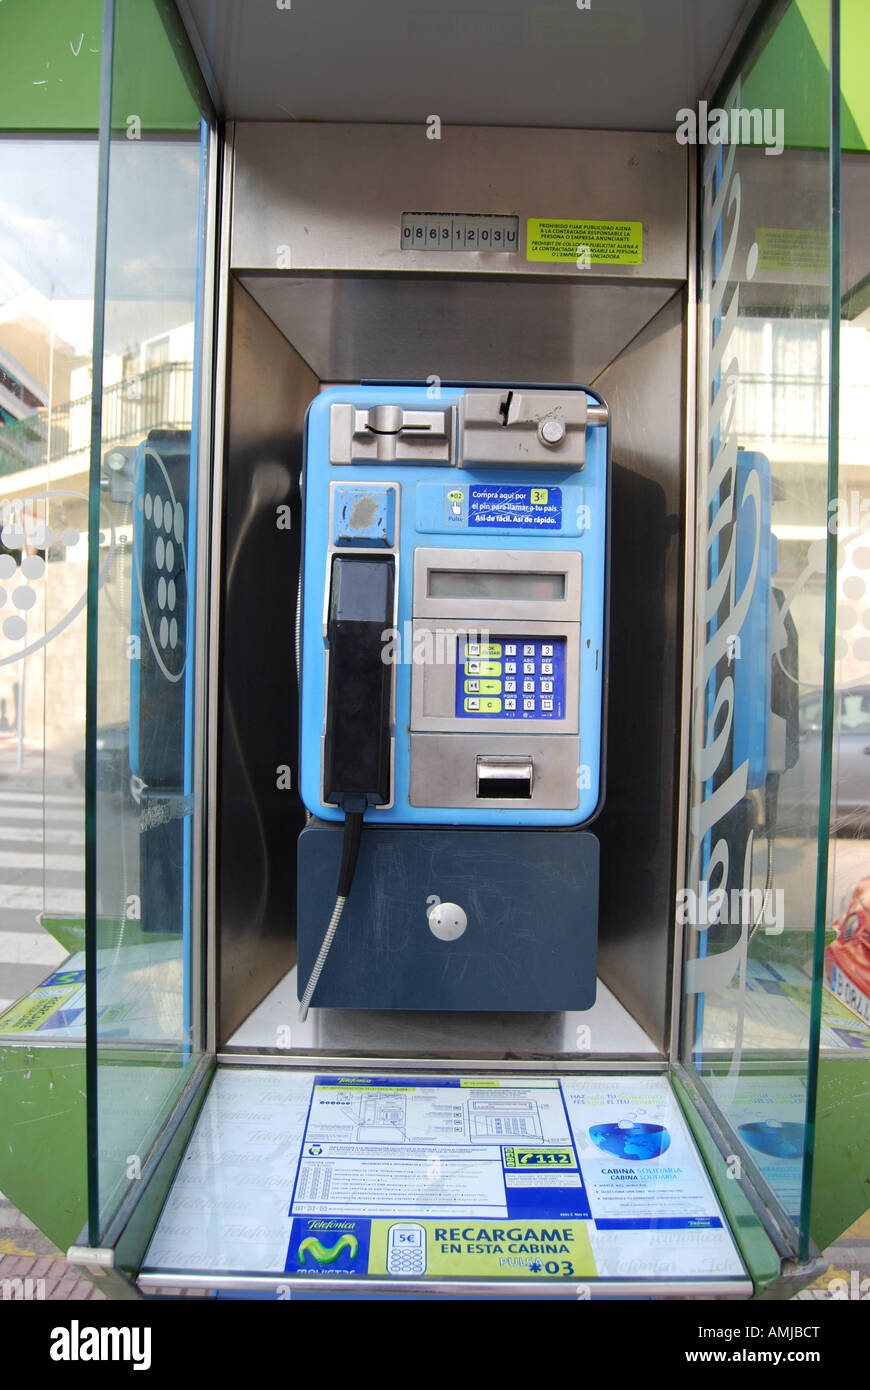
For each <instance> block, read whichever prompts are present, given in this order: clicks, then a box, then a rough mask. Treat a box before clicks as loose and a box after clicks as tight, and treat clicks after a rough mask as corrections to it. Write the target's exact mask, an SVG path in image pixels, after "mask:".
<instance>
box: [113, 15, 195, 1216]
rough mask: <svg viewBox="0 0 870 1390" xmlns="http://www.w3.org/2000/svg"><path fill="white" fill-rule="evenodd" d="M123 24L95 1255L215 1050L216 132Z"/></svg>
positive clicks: (161, 40)
mask: <svg viewBox="0 0 870 1390" xmlns="http://www.w3.org/2000/svg"><path fill="white" fill-rule="evenodd" d="M112 8H113V10H114V33H113V34H112V32H111V28H110V26H111V20H112V10H111V9H110V11H109V15H108V19H107V33H106V35H105V40H104V41H105V42H106V43H107V44H109V43H111V42H112V41H113V48H112V74H111V76H112V81H111V139H110V141H108V145H107V149H106V150H105V151H104V157H107V170H106V169H104V175H103V176H104V177H106V173H107V188H106V194H105V196H106V199H107V209H106V222H105V229H104V235H105V248H104V271H105V304H104V312H103V315H102V323H101V329H102V345H101V347H102V352H101V382H100V383H99V394H100V402H101V433H102V444H101V448H100V450H99V454H98V455H97V454H96V451H95V452H94V455H93V456H92V464H91V470H92V471H91V487H92V507H91V541H92V542H93V540H94V539H98V544H99V557H100V558H99V565H98V566H97V567H93V568H92V571H91V586H90V589H89V604H90V607H91V620H92V624H93V625H94V626H93V630H94V631H95V633H96V638H97V641H96V652H95V654H94V653H92V661H91V665H90V667H89V679H90V680H91V681H92V682H93V686H92V689H91V698H92V701H93V703H92V706H91V708H92V710H93V713H94V725H93V727H92V730H91V731H90V732H91V733H92V736H93V737H94V739H95V747H94V748H93V749H92V750H89V751H90V753H91V757H92V759H93V762H92V772H91V776H92V777H93V779H94V780H93V784H91V785H92V787H93V793H94V809H95V813H96V819H95V853H96V874H95V889H96V895H95V896H96V901H95V902H94V903H92V904H89V907H91V908H92V909H93V916H90V915H89V918H88V933H89V935H88V944H89V951H91V952H92V953H93V954H92V955H91V956H89V964H90V961H91V960H94V961H95V963H96V973H94V974H93V975H92V973H91V972H90V970H89V987H90V990H91V994H90V1004H91V1007H92V1008H93V1010H94V1015H93V1018H94V1028H93V1030H92V1031H93V1034H94V1036H93V1039H91V1038H90V1037H89V1055H88V1060H89V1067H90V1069H91V1074H92V1076H93V1080H94V1083H95V1086H96V1107H95V1111H96V1113H95V1114H93V1113H92V1117H91V1151H92V1155H93V1157H94V1160H95V1161H94V1166H93V1169H92V1173H91V1184H92V1193H91V1198H92V1206H91V1225H92V1228H94V1227H96V1230H94V1229H92V1231H91V1239H92V1241H93V1240H96V1239H99V1237H100V1233H101V1232H103V1231H104V1230H105V1227H106V1223H107V1221H108V1220H109V1219H110V1217H111V1215H112V1214H113V1212H114V1211H115V1210H116V1208H117V1205H118V1203H119V1201H120V1200H121V1199H122V1197H123V1196H124V1194H125V1192H126V1190H127V1188H128V1186H129V1184H130V1182H131V1181H135V1180H136V1179H137V1178H138V1177H139V1175H140V1173H141V1171H142V1168H143V1166H144V1164H145V1162H146V1159H147V1155H148V1152H149V1150H150V1148H151V1146H152V1144H153V1142H154V1139H155V1137H156V1135H157V1134H158V1132H159V1130H160V1127H161V1125H162V1123H163V1121H164V1120H165V1118H166V1116H167V1114H168V1113H169V1110H170V1109H171V1106H172V1104H173V1102H174V1100H175V1099H176V1097H177V1095H178V1093H179V1090H180V1088H181V1086H182V1085H183V1083H184V1080H185V1078H186V1076H187V1074H188V1073H189V1070H190V1068H191V1066H192V1064H193V1062H194V1060H195V1058H196V1056H197V1052H198V1049H199V1047H200V1041H201V1040H200V1038H199V1036H198V1032H197V1029H196V1026H195V1024H196V1019H197V1017H198V1011H197V1008H196V988H197V987H196V981H197V980H198V978H199V972H198V953H197V950H196V947H195V926H196V920H197V917H196V914H197V911H198V904H199V895H198V892H197V882H196V878H195V870H194V864H195V861H196V857H197V856H196V843H195V839H194V834H195V830H194V824H195V822H194V809H195V805H196V790H197V780H196V779H197V770H198V766H199V757H198V751H199V744H198V741H197V740H198V735H199V732H200V731H201V730H202V729H203V727H204V720H203V719H202V718H201V716H200V715H199V713H198V711H197V710H196V709H195V706H194V698H195V689H196V684H195V674H196V672H195V667H196V661H197V640H198V632H197V623H196V604H195V592H196V585H197V583H198V575H197V569H196V556H197V522H198V518H197V490H198V469H199V465H200V461H201V459H202V458H203V457H206V453H205V449H204V448H203V447H202V442H201V441H198V439H197V414H198V404H199V397H200V377H199V373H200V358H201V334H200V324H201V320H202V306H203V289H202V286H203V268H204V266H203V257H204V246H205V224H204V209H205V208H206V207H207V205H208V200H207V198H206V196H205V194H206V191H207V188H208V181H207V175H208V158H207V155H208V134H209V131H208V126H207V124H206V122H205V121H204V120H202V119H201V117H200V111H199V109H198V107H197V104H196V102H195V101H194V99H193V98H192V97H191V95H190V94H189V92H188V90H187V87H186V84H185V81H184V79H183V77H182V75H181V72H180V70H179V67H178V60H177V57H176V52H175V50H174V48H173V45H172V44H171V43H170V40H169V38H168V36H167V33H166V31H165V30H164V28H163V24H162V21H161V19H160V17H159V14H158V10H157V8H156V6H152V5H151V4H142V3H141V0H118V3H117V4H115V5H114V7H112ZM106 97H107V91H105V90H104V101H105V100H106ZM105 133H106V132H105V129H104V139H105ZM97 488H98V489H99V499H98V503H97V501H96V499H95V491H94V490H95V489H97ZM94 531H98V537H95V536H94ZM200 607H202V605H200ZM94 656H95V660H94ZM95 1133H96V1145H95V1144H94V1138H95ZM95 1193H97V1194H98V1200H95V1195H94V1194H95Z"/></svg>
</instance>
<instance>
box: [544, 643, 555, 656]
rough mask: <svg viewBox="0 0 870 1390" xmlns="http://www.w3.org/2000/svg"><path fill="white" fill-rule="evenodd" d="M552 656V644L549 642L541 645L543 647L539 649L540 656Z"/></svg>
mask: <svg viewBox="0 0 870 1390" xmlns="http://www.w3.org/2000/svg"><path fill="white" fill-rule="evenodd" d="M552 655H553V644H552V643H551V642H545V643H544V644H543V646H542V647H541V656H552Z"/></svg>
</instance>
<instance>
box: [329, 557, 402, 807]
mask: <svg viewBox="0 0 870 1390" xmlns="http://www.w3.org/2000/svg"><path fill="white" fill-rule="evenodd" d="M394 582H395V567H394V561H393V557H392V555H383V556H382V555H365V556H363V555H334V556H333V559H332V575H331V585H330V596H329V619H328V623H327V642H328V646H329V675H328V680H327V690H326V738H325V743H324V750H323V799H324V801H326V802H330V803H332V804H333V805H338V806H343V807H344V809H345V810H346V811H348V810H364V809H365V807H366V806H384V805H386V804H387V803H388V802H389V801H390V799H391V797H390V790H391V789H390V695H391V691H392V682H391V672H392V668H391V667H390V665H389V664H387V663H385V662H384V660H383V656H384V632H385V630H386V629H387V628H389V627H390V625H391V623H392V621H393V588H394ZM351 802H353V804H352V805H351V804H350V803H351Z"/></svg>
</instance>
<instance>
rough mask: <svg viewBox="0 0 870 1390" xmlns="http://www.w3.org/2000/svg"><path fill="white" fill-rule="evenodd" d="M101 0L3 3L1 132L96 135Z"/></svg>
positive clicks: (16, 0) (0, 9) (0, 12)
mask: <svg viewBox="0 0 870 1390" xmlns="http://www.w3.org/2000/svg"><path fill="white" fill-rule="evenodd" d="M102 36H103V0H3V3H2V6H0V129H5V130H96V128H97V126H98V124H99V118H100V49H101V46H102Z"/></svg>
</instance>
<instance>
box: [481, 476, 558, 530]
mask: <svg viewBox="0 0 870 1390" xmlns="http://www.w3.org/2000/svg"><path fill="white" fill-rule="evenodd" d="M467 524H468V525H469V526H485V527H488V528H490V529H493V530H497V531H526V532H533V531H561V529H562V489H561V488H560V487H518V486H515V485H513V484H511V483H489V484H487V485H485V486H480V487H477V486H475V487H470V488H469V489H468V521H467Z"/></svg>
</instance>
